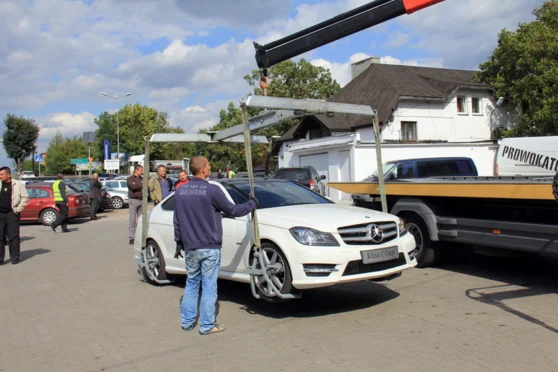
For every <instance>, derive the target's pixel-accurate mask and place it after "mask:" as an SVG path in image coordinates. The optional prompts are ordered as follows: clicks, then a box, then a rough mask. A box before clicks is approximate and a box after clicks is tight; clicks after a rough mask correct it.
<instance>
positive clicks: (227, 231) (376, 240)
mask: <svg viewBox="0 0 558 372" xmlns="http://www.w3.org/2000/svg"><path fill="white" fill-rule="evenodd" d="M209 182H211V183H213V184H215V185H218V186H219V187H220V188H221V189H222V190H223V192H224V193H225V195H226V196H227V197H228V198H229V200H230V201H231V202H233V203H243V202H245V201H246V200H247V199H248V195H249V190H250V186H249V183H248V179H247V178H244V179H242V178H241V179H224V180H219V181H209ZM255 195H256V198H257V199H258V203H259V206H258V210H257V214H258V222H259V228H260V237H261V243H262V245H261V247H262V251H263V253H264V254H265V256H264V259H265V261H266V263H268V264H270V265H273V267H274V270H273V272H272V273H271V278H270V279H271V280H273V282H274V283H275V284H276V286H277V288H278V289H279V290H280V293H282V294H296V295H297V296H300V292H301V291H302V290H305V289H310V288H319V287H325V286H331V285H335V284H338V283H346V282H354V281H362V280H373V281H383V280H390V279H393V278H396V277H398V276H400V275H401V272H402V271H403V270H405V269H409V268H412V267H414V266H416V264H417V260H416V258H415V255H416V250H415V249H416V243H415V239H414V237H413V235H412V234H410V233H408V232H407V231H406V230H405V227H404V222H403V221H402V220H401V219H400V218H399V217H397V216H394V215H391V214H387V213H382V212H378V211H374V210H370V209H364V208H359V207H355V206H351V205H341V204H336V203H334V202H332V201H331V200H329V199H327V198H325V197H323V196H321V195H319V194H317V193H315V192H313V191H311V190H309V189H307V188H306V187H304V186H302V185H300V184H297V183H295V182H290V181H279V180H256V181H255ZM174 207H175V201H174V194H171V195H169V196H168V197H167V198H166V199H165V200H164V201H163V202H161V203H160V204H159V205H157V206H156V207H154V208H153V209H152V211H151V212H149V213H148V221H149V223H148V232H147V237H148V238H147V246H146V256H147V262H148V264H147V265H146V266H145V267H144V268H143V269H142V270H149V271H150V273H151V274H152V275H153V276H154V277H156V278H157V279H158V280H172V278H173V276H175V275H186V271H185V268H184V266H185V263H184V259H183V258H181V259H175V258H174V253H175V249H176V243H175V242H174V227H173V212H174ZM141 234H142V221H141V219H140V221H139V222H138V225H137V229H136V236H135V239H134V241H135V243H134V255H135V257H136V260H138V259H140V256H141V250H142V243H141ZM252 241H253V238H252V223H251V215H246V216H244V217H239V218H232V217H229V216H223V249H222V252H221V271H220V274H219V278H221V279H228V280H234V281H238V282H243V283H249V282H250V266H251V265H252V263H253V262H252V261H254V259H253V242H252ZM257 266H258V265H256V267H257ZM144 274H145V273H144ZM144 277H147V278H148V275H144ZM262 279H263V278H262ZM256 289H257V292H258V294H259V295H260V296H261V297H263V298H264V299H266V300H270V301H273V300H274V297H275V296H276V295H275V293H274V291H273V290H271V288H268V285H267V282H266V281H265V280H257V281H256Z"/></svg>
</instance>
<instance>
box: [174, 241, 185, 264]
mask: <svg viewBox="0 0 558 372" xmlns="http://www.w3.org/2000/svg"><path fill="white" fill-rule="evenodd" d="M183 250H184V246H183V245H182V242H176V251H175V252H174V258H175V259H177V260H178V258H179V257H180V258H182V257H184V256H183V255H182V252H181V251H183Z"/></svg>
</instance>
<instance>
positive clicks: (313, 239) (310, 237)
mask: <svg viewBox="0 0 558 372" xmlns="http://www.w3.org/2000/svg"><path fill="white" fill-rule="evenodd" d="M289 231H290V232H291V235H292V236H293V237H294V238H295V239H296V241H297V242H299V243H300V244H303V245H319V246H339V243H338V242H337V240H335V238H334V237H333V235H331V234H330V233H325V232H321V231H318V230H314V229H311V228H309V227H293V228H291V229H289Z"/></svg>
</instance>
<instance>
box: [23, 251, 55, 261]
mask: <svg viewBox="0 0 558 372" xmlns="http://www.w3.org/2000/svg"><path fill="white" fill-rule="evenodd" d="M45 253H50V249H43V248H36V249H29V250H27V251H21V253H20V256H21V261H22V262H23V261H27V260H29V259H30V258H33V257H35V256H38V255H40V254H45Z"/></svg>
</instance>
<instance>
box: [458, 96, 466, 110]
mask: <svg viewBox="0 0 558 372" xmlns="http://www.w3.org/2000/svg"><path fill="white" fill-rule="evenodd" d="M457 113H459V114H466V113H467V100H466V99H465V97H463V96H458V97H457Z"/></svg>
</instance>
